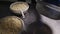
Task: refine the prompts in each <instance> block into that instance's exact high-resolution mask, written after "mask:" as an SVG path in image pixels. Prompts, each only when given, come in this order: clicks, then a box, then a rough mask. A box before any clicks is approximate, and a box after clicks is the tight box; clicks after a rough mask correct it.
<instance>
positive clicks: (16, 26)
mask: <svg viewBox="0 0 60 34" xmlns="http://www.w3.org/2000/svg"><path fill="white" fill-rule="evenodd" d="M22 27H23V24H22V20H21V19H20V18H18V17H16V16H8V17H5V18H2V19H0V34H18V32H20V31H21V30H22Z"/></svg>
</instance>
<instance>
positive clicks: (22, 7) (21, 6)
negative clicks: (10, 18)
mask: <svg viewBox="0 0 60 34" xmlns="http://www.w3.org/2000/svg"><path fill="white" fill-rule="evenodd" d="M10 8H11V9H12V10H15V11H17V12H18V13H19V12H20V11H23V12H24V11H26V10H28V8H29V5H28V4H27V3H26V2H15V3H12V4H11V6H10Z"/></svg>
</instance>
